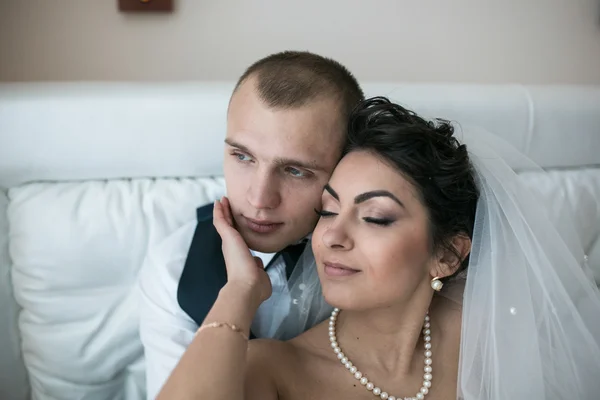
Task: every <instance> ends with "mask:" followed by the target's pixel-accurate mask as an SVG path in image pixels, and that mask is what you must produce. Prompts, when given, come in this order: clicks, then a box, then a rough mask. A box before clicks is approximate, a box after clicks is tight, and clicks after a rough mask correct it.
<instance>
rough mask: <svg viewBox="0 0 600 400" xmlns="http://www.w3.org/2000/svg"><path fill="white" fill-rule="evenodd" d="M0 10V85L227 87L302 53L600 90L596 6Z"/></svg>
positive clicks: (51, 1)
mask: <svg viewBox="0 0 600 400" xmlns="http://www.w3.org/2000/svg"><path fill="white" fill-rule="evenodd" d="M174 1H175V8H176V10H175V12H174V13H172V14H170V15H125V14H122V13H119V12H118V10H117V0H0V80H4V81H7V80H8V81H13V80H188V79H194V80H221V79H227V80H229V79H235V78H236V77H237V76H238V75H239V74H240V73H241V72H242V70H243V68H244V67H245V66H247V65H248V64H249V63H250V62H252V61H254V60H255V59H257V58H259V57H262V56H263V55H266V54H268V53H270V52H274V51H278V50H282V49H286V48H293V49H310V50H312V51H315V52H319V53H322V54H325V55H329V56H331V57H334V58H336V59H338V60H339V61H341V62H343V63H345V64H346V65H347V66H348V67H349V68H350V69H351V70H353V71H354V72H355V73H356V75H357V76H358V77H359V79H362V80H400V81H453V82H457V81H459V82H520V83H595V84H600V0H346V1H343V0H304V1H294V2H293V4H289V3H292V2H288V1H282V0H272V1H266V0H263V1H260V0H245V1H242V0H238V1H232V0H212V1H204V0H174Z"/></svg>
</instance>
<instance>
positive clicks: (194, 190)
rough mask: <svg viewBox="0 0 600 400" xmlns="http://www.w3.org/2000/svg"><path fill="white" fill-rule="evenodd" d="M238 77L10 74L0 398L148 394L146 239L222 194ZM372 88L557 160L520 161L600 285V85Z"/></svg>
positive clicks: (0, 178)
mask: <svg viewBox="0 0 600 400" xmlns="http://www.w3.org/2000/svg"><path fill="white" fill-rule="evenodd" d="M232 87H233V82H226V83H176V84H175V83H169V84H141V83H139V84H127V83H69V84H66V83H52V84H50V83H48V84H44V83H35V84H33V83H32V84H20V83H18V84H1V85H0V399H5V400H23V399H28V398H33V399H44V400H46V399H69V400H70V399H73V400H75V399H81V400H83V399H85V400H97V399H98V400H99V399H106V400H115V399H128V400H129V399H142V398H143V397H144V386H145V382H144V356H143V350H142V347H141V344H140V341H139V338H138V329H137V324H138V319H137V317H138V293H137V292H136V290H135V283H136V276H137V275H138V272H139V270H140V267H141V266H142V264H143V261H144V257H145V255H146V252H147V250H148V248H149V247H151V246H152V245H153V244H154V243H156V242H157V241H158V240H160V239H161V238H162V237H164V236H165V235H167V234H169V233H170V232H172V231H173V230H175V229H176V228H178V227H179V226H181V225H182V224H183V223H184V222H186V221H188V220H190V219H193V218H194V217H195V214H194V210H195V208H196V207H197V206H199V205H202V204H205V203H207V202H209V201H211V200H213V199H215V198H216V197H217V196H219V195H222V194H223V193H224V189H223V181H222V179H221V177H220V175H221V161H222V140H223V137H224V131H225V113H226V107H227V102H228V99H229V95H230V92H231V89H232ZM364 87H365V89H366V92H367V94H368V95H388V96H390V97H391V98H392V99H394V100H397V101H400V102H401V103H404V104H405V105H407V106H409V107H410V108H413V109H415V110H417V111H419V112H422V113H424V114H425V115H427V116H438V117H444V118H449V119H453V120H456V121H458V122H460V124H461V125H469V124H471V125H478V126H482V127H484V128H487V129H488V130H491V131H493V132H496V133H497V134H499V135H501V136H503V137H504V138H506V139H507V140H508V141H509V142H511V143H512V144H514V145H515V146H516V147H517V148H519V149H521V150H522V151H523V152H524V153H526V154H528V155H530V156H531V157H532V158H533V159H534V160H535V161H536V162H538V163H539V164H540V165H542V166H543V167H545V168H548V169H550V170H552V174H550V175H549V176H548V177H544V178H543V177H541V176H539V175H538V174H535V173H531V172H527V171H522V170H521V169H520V166H518V165H516V166H515V168H517V169H518V170H519V171H520V173H521V174H522V176H523V179H527V180H528V181H529V182H530V184H531V186H532V187H533V188H534V190H536V191H538V192H539V201H540V203H544V204H550V205H551V209H552V210H553V211H552V212H558V210H561V209H565V208H566V209H569V210H570V211H571V212H573V213H574V216H575V220H576V225H577V230H578V237H576V238H570V239H571V240H575V241H579V242H580V243H582V244H583V246H584V248H585V250H586V252H587V254H588V256H589V264H590V266H591V267H592V269H593V271H594V273H595V278H596V281H597V283H600V244H599V243H600V241H599V240H598V236H599V234H600V87H582V86H548V87H539V86H537V87H528V86H513V85H506V86H504V85H500V86H486V85H442V84H430V85H426V84H401V83H366V84H365V85H364ZM551 214H552V213H551ZM598 317H599V318H600V316H598Z"/></svg>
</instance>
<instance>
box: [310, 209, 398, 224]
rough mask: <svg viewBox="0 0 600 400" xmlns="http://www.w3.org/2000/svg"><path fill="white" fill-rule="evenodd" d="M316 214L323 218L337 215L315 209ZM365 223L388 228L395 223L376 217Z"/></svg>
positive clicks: (367, 219)
mask: <svg viewBox="0 0 600 400" xmlns="http://www.w3.org/2000/svg"><path fill="white" fill-rule="evenodd" d="M315 212H316V213H317V215H318V216H319V217H321V218H327V217H332V216H335V215H337V214H336V213H334V212H331V211H326V210H320V211H319V210H317V209H316V208H315ZM363 221H365V222H368V223H370V224H375V225H380V226H388V225H391V224H392V223H394V220H393V219H391V218H374V217H364V218H363Z"/></svg>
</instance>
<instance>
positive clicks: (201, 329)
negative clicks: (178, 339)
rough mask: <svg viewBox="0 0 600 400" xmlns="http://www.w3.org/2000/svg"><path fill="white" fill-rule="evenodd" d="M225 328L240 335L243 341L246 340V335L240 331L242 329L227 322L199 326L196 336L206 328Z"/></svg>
mask: <svg viewBox="0 0 600 400" xmlns="http://www.w3.org/2000/svg"><path fill="white" fill-rule="evenodd" d="M224 326H225V327H227V328H229V329H231V330H232V331H233V332H235V333H238V334H240V335H241V336H242V337H243V338H244V340H248V338H247V337H246V335H245V334H244V332H243V331H242V329H241V328H240V327H239V326H237V325H235V324H233V325H232V324H228V323H227V322H211V323H210V324H204V325H202V326H200V328H198V330H197V331H196V334H195V335H194V336H196V335H198V334H199V333H200V332H201V331H203V330H204V329H208V328H222V327H224Z"/></svg>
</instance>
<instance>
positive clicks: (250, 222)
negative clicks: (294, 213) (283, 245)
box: [242, 217, 283, 233]
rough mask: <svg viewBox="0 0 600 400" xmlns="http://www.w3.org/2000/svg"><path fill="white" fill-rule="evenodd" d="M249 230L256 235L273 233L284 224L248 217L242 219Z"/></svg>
mask: <svg viewBox="0 0 600 400" xmlns="http://www.w3.org/2000/svg"><path fill="white" fill-rule="evenodd" d="M242 218H243V219H244V221H245V223H246V226H247V227H248V229H250V230H251V231H252V232H256V233H273V232H275V231H276V230H278V229H279V228H281V227H282V226H283V223H282V222H273V221H269V220H257V219H252V218H248V217H242Z"/></svg>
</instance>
